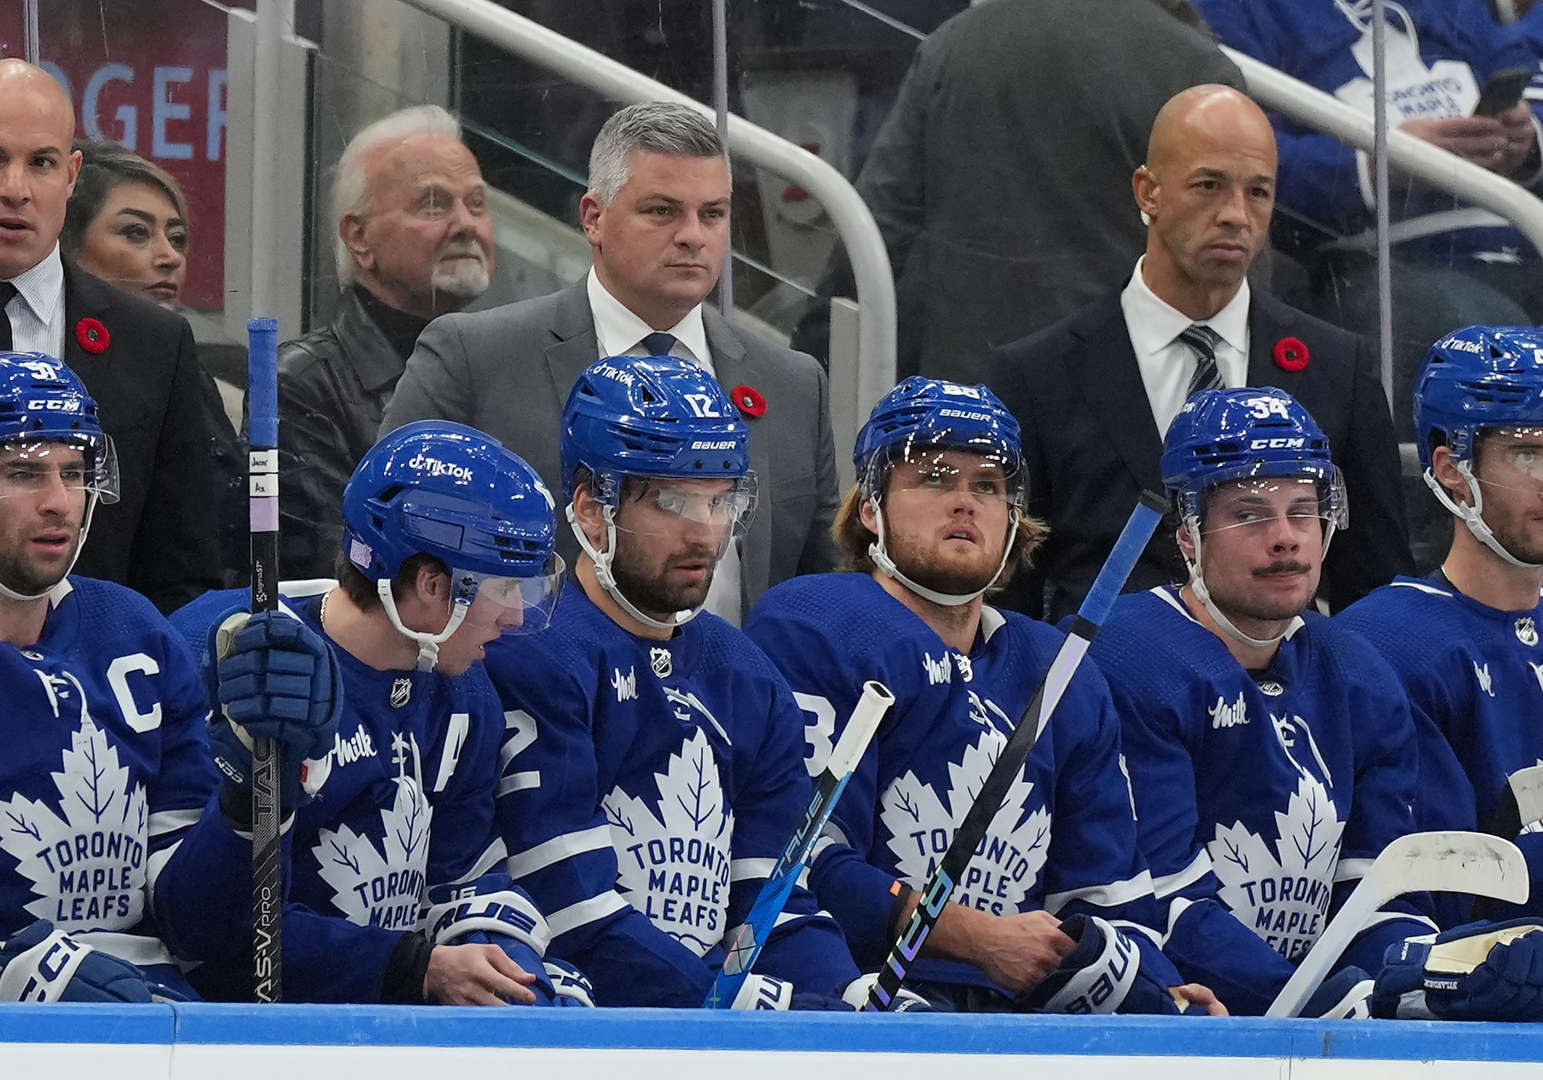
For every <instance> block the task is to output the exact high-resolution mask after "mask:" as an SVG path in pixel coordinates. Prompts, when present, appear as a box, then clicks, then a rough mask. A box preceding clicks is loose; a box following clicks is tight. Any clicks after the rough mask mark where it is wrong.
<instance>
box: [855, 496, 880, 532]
mask: <svg viewBox="0 0 1543 1080" xmlns="http://www.w3.org/2000/svg"><path fill="white" fill-rule="evenodd" d="M857 520H858V521H860V522H862V523H863V528H865V529H867V530H868V531H869V532H871V533H873V534H874V535H875V536H877V535H878V533H879V516H878V514H877V513H876V512H875V510H874V503H873V500H872V499H869V498H859V499H858V500H857Z"/></svg>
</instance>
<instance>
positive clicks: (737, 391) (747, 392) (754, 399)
mask: <svg viewBox="0 0 1543 1080" xmlns="http://www.w3.org/2000/svg"><path fill="white" fill-rule="evenodd" d="M729 396H730V397H731V398H733V399H734V404H736V405H738V406H739V411H740V412H742V413H744V414H745V415H746V416H765V415H766V398H765V397H764V396H763V395H762V394H761V392H760V391H759V390H757V389H756V388H755V387H753V386H736V387H735V388H734V389H732V390H730V391H729Z"/></svg>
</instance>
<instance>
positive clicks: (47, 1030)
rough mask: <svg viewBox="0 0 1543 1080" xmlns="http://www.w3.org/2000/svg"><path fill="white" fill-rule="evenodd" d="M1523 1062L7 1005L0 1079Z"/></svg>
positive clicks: (1516, 1051) (1127, 1079) (955, 1027)
mask: <svg viewBox="0 0 1543 1080" xmlns="http://www.w3.org/2000/svg"><path fill="white" fill-rule="evenodd" d="M543 1070H545V1071H546V1074H547V1075H552V1076H557V1077H561V1078H562V1080H589V1078H594V1080H601V1078H604V1080H612V1078H616V1077H625V1078H633V1077H637V1078H640V1080H787V1078H788V1077H789V1076H810V1077H820V1078H824V1077H838V1078H840V1080H901V1078H906V1077H917V1078H918V1080H923V1078H925V1080H937V1078H939V1077H943V1078H958V1077H968V1080H998V1078H1000V1080H1025V1078H1026V1077H1036V1076H1039V1077H1053V1078H1054V1080H1084V1078H1086V1080H1095V1078H1096V1080H1106V1078H1110V1077H1113V1078H1116V1080H1372V1078H1382V1077H1388V1078H1400V1080H1403V1078H1423V1077H1430V1078H1436V1077H1440V1078H1442V1080H1447V1078H1453V1080H1513V1078H1514V1080H1520V1078H1522V1077H1528V1078H1538V1077H1543V1024H1534V1025H1525V1024H1455V1023H1454V1024H1436V1023H1413V1022H1388V1021H1381V1022H1375V1021H1360V1022H1352V1021H1337V1022H1323V1021H1312V1020H1261V1019H1228V1020H1218V1019H1211V1018H1187V1017H1057V1016H949V1015H941V1014H933V1015H910V1016H855V1015H851V1014H845V1015H836V1014H828V1013H826V1014H816V1013H795V1014H767V1013H759V1014H747V1013H720V1012H706V1011H702V1010H680V1011H674V1012H664V1011H657V1010H646V1009H603V1010H581V1009H542V1010H536V1009H529V1010H527V1009H507V1010H505V1009H499V1010H491V1009H440V1008H425V1007H417V1008H407V1007H379V1006H370V1007H363V1006H319V1005H313V1006H307V1005H270V1006H260V1007H259V1006H248V1005H204V1004H197V1005H138V1006H111V1005H96V1006H92V1005H0V1080H12V1078H13V1077H14V1078H17V1080H22V1078H26V1080H32V1078H34V1077H36V1078H40V1080H77V1078H78V1080H102V1078H103V1077H111V1078H112V1080H207V1078H210V1077H218V1078H219V1080H276V1078H283V1080H305V1078H307V1077H317V1078H324V1080H353V1078H358V1080H463V1078H469V1077H503V1076H513V1075H526V1074H527V1072H528V1074H529V1075H542V1074H543V1072H542V1071H543Z"/></svg>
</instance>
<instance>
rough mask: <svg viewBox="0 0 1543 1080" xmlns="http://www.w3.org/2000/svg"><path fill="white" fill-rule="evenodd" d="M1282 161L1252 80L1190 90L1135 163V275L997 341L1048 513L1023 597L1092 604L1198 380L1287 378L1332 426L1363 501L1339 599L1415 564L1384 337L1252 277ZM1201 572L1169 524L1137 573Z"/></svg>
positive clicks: (1355, 497) (1040, 604)
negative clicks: (1138, 236) (1185, 556)
mask: <svg viewBox="0 0 1543 1080" xmlns="http://www.w3.org/2000/svg"><path fill="white" fill-rule="evenodd" d="M1275 169H1276V153H1275V138H1274V135H1273V133H1272V132H1271V129H1270V124H1269V121H1268V120H1267V119H1266V118H1265V115H1264V113H1263V112H1262V111H1261V110H1260V109H1259V107H1258V106H1257V105H1255V104H1254V103H1253V102H1252V101H1250V100H1249V99H1248V98H1247V97H1245V96H1244V95H1242V94H1240V93H1238V92H1237V91H1235V90H1232V89H1230V88H1227V87H1222V86H1199V87H1194V88H1192V89H1189V90H1185V91H1183V92H1181V93H1179V94H1177V95H1175V96H1174V97H1173V98H1172V99H1171V100H1170V101H1169V102H1168V104H1167V105H1165V106H1164V107H1163V109H1162V111H1161V112H1160V113H1159V114H1158V117H1157V120H1156V121H1155V122H1154V124H1153V126H1152V134H1151V139H1150V142H1149V145H1148V148H1147V161H1146V164H1145V165H1143V166H1141V167H1140V168H1138V169H1137V170H1136V172H1135V176H1134V178H1133V187H1134V190H1135V195H1136V202H1137V204H1138V205H1139V206H1140V208H1141V211H1142V213H1143V214H1144V215H1145V216H1146V218H1147V220H1148V222H1149V225H1148V229H1147V248H1146V254H1145V255H1144V256H1143V257H1142V258H1141V259H1140V260H1139V261H1138V262H1137V263H1136V269H1135V272H1134V273H1133V274H1132V276H1131V279H1130V281H1129V283H1128V284H1127V285H1126V286H1125V288H1124V290H1123V291H1121V292H1118V293H1111V294H1109V295H1108V296H1105V297H1104V298H1102V299H1100V300H1097V301H1095V302H1094V303H1093V304H1091V305H1090V306H1088V307H1087V308H1084V309H1083V310H1082V311H1079V312H1077V313H1076V314H1074V315H1071V316H1069V317H1067V318H1066V319H1063V320H1062V321H1060V322H1058V323H1056V324H1055V325H1053V326H1050V327H1047V328H1046V329H1044V330H1042V331H1040V332H1039V333H1037V334H1034V335H1032V336H1030V337H1028V338H1024V339H1023V340H1021V341H1017V342H1014V343H1012V344H1010V345H1007V346H1005V347H1003V348H1001V349H999V350H997V351H996V352H995V353H994V354H993V355H992V358H991V361H990V365H989V368H988V373H987V382H988V384H989V385H990V386H991V388H992V389H993V390H995V391H996V393H997V394H998V395H999V396H1000V397H1001V398H1002V400H1003V402H1004V403H1005V404H1006V405H1007V407H1008V408H1009V409H1011V410H1012V411H1013V412H1014V414H1015V415H1016V416H1017V417H1018V420H1019V422H1020V423H1022V424H1023V426H1024V455H1025V458H1026V460H1027V463H1028V468H1029V511H1030V513H1033V514H1035V515H1037V516H1039V517H1042V518H1044V519H1046V520H1047V522H1048V524H1049V526H1050V536H1049V539H1048V540H1047V541H1046V543H1045V546H1044V548H1043V549H1042V552H1041V556H1040V561H1039V563H1038V565H1037V566H1036V567H1035V569H1034V571H1033V573H1031V574H1028V575H1024V577H1025V579H1026V580H1025V582H1024V584H1022V585H1018V586H1015V591H1014V592H1013V594H1012V595H1011V596H1010V597H1009V598H1008V602H1009V603H1010V604H1012V605H1013V606H1018V607H1022V608H1023V609H1024V610H1026V611H1029V612H1031V613H1035V614H1039V613H1041V612H1043V613H1044V614H1046V615H1048V616H1049V617H1051V618H1059V617H1060V616H1062V615H1065V614H1066V613H1068V612H1070V611H1073V610H1075V609H1076V607H1077V605H1078V604H1079V603H1080V602H1081V600H1082V597H1083V596H1084V595H1085V594H1086V592H1087V590H1088V587H1089V586H1090V585H1091V584H1092V581H1093V578H1094V577H1095V576H1096V575H1097V573H1098V569H1099V567H1100V566H1101V565H1102V563H1103V560H1104V558H1105V557H1106V556H1107V555H1108V553H1109V549H1110V548H1111V547H1112V546H1113V542H1114V538H1115V536H1116V535H1117V534H1118V532H1119V529H1120V526H1121V524H1122V523H1123V522H1124V520H1125V518H1126V515H1127V514H1128V513H1129V511H1130V508H1131V506H1132V505H1133V504H1134V503H1135V501H1136V496H1137V494H1138V493H1139V492H1140V491H1141V490H1142V489H1143V488H1145V489H1150V490H1153V491H1161V490H1162V483H1161V479H1160V477H1159V475H1158V459H1159V457H1160V456H1161V453H1162V432H1163V431H1165V430H1166V429H1167V426H1168V424H1169V422H1170V421H1171V420H1172V419H1173V417H1174V416H1175V415H1176V414H1177V413H1178V411H1179V408H1180V406H1182V405H1183V403H1184V400H1185V399H1186V398H1187V397H1188V396H1189V395H1190V394H1191V393H1194V392H1195V391H1197V390H1200V389H1207V388H1214V387H1220V386H1278V387H1280V388H1281V389H1283V390H1285V391H1287V392H1288V393H1290V394H1291V395H1292V396H1293V397H1295V398H1296V399H1297V400H1298V401H1300V402H1301V403H1302V404H1303V405H1304V406H1305V407H1306V408H1307V409H1308V411H1309V412H1311V413H1312V414H1313V416H1314V417H1315V418H1316V419H1317V421H1318V424H1319V426H1320V427H1322V428H1323V430H1324V432H1325V433H1326V434H1327V435H1328V438H1329V445H1330V446H1332V447H1333V448H1334V458H1335V461H1336V463H1337V464H1338V465H1339V467H1340V469H1341V470H1342V471H1343V473H1344V475H1345V482H1346V486H1347V487H1348V489H1349V494H1350V505H1351V507H1352V510H1353V516H1352V518H1351V523H1350V528H1349V529H1347V530H1346V531H1345V533H1344V534H1343V535H1342V536H1337V537H1336V543H1335V544H1334V545H1333V547H1332V549H1331V550H1330V552H1329V555H1328V558H1327V560H1326V562H1325V567H1324V569H1325V579H1326V586H1327V594H1328V597H1327V598H1328V600H1329V602H1330V604H1331V605H1332V606H1333V607H1334V608H1336V609H1337V608H1340V607H1343V606H1345V605H1346V604H1349V603H1350V602H1351V601H1353V600H1355V599H1357V598H1358V597H1360V596H1363V595H1365V594H1366V593H1367V592H1370V591H1371V590H1372V589H1373V588H1375V587H1377V586H1378V585H1381V584H1384V583H1386V582H1387V581H1389V580H1390V579H1391V578H1392V577H1393V575H1394V574H1397V573H1407V572H1410V571H1411V570H1412V560H1411V558H1410V554H1409V538H1408V530H1407V527H1406V525H1405V521H1404V508H1403V496H1402V494H1401V492H1400V490H1399V486H1398V450H1397V446H1396V443H1395V441H1394V437H1393V425H1392V420H1391V419H1390V417H1389V414H1388V402H1387V397H1386V395H1385V394H1384V392H1383V389H1382V385H1381V383H1380V381H1379V380H1378V375H1377V365H1376V358H1375V356H1374V354H1373V352H1372V350H1371V349H1370V348H1369V347H1368V346H1367V344H1366V343H1365V342H1363V341H1362V340H1360V339H1358V338H1356V337H1355V336H1354V335H1352V334H1349V333H1347V332H1345V331H1343V330H1339V329H1337V328H1335V327H1333V326H1330V325H1329V324H1327V323H1324V322H1320V321H1318V320H1317V319H1313V318H1310V317H1308V316H1306V315H1304V314H1302V313H1301V312H1299V311H1296V310H1294V309H1292V308H1290V307H1288V306H1286V305H1285V304H1283V303H1281V302H1280V301H1278V300H1276V299H1274V298H1273V297H1271V296H1269V295H1268V294H1265V293H1261V292H1253V291H1251V290H1250V289H1249V285H1248V281H1247V279H1246V277H1245V274H1246V272H1247V270H1248V267H1249V264H1250V263H1251V262H1252V261H1253V258H1254V256H1256V255H1257V254H1258V253H1259V251H1260V250H1261V249H1262V248H1263V247H1264V244H1265V243H1266V241H1267V239H1268V234H1269V225H1270V215H1271V212H1272V210H1273V208H1274V193H1275ZM1186 576H1187V571H1186V570H1185V567H1184V564H1183V561H1182V560H1181V558H1180V556H1179V552H1178V548H1177V545H1176V543H1175V541H1174V534H1173V531H1172V530H1171V529H1164V530H1160V531H1159V534H1158V535H1157V536H1156V537H1155V538H1154V539H1153V540H1152V542H1151V543H1150V544H1149V545H1148V546H1147V549H1146V552H1145V553H1144V554H1143V556H1142V559H1141V561H1140V563H1139V564H1138V565H1137V567H1136V571H1135V573H1134V574H1132V576H1131V579H1130V585H1129V588H1132V589H1142V588H1149V587H1151V586H1154V585H1159V584H1163V583H1167V582H1172V581H1179V580H1182V579H1184V578H1185V577H1186Z"/></svg>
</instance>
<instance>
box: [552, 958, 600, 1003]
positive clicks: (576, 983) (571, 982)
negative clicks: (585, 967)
mask: <svg viewBox="0 0 1543 1080" xmlns="http://www.w3.org/2000/svg"><path fill="white" fill-rule="evenodd" d="M543 963H544V965H545V967H546V977H547V978H548V979H550V980H551V981H552V993H553V994H555V995H556V997H557V1000H556V1001H554V1002H552V1004H554V1005H567V1006H582V1007H584V1008H587V1009H593V1008H594V1007H595V988H594V986H593V984H591V983H590V981H589V977H588V976H587V975H585V974H584V973H583V972H582V971H580V970H579V969H578V968H576V967H574V966H573V965H572V964H570V963H568V962H567V961H565V960H546V961H543Z"/></svg>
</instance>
